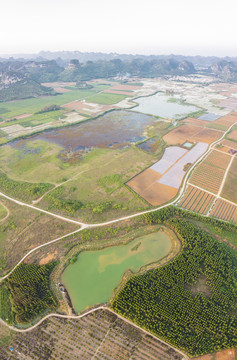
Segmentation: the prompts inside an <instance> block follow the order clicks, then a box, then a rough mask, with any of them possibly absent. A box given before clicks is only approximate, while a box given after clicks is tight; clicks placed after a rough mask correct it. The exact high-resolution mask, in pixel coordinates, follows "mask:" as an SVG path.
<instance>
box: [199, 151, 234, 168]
mask: <svg viewBox="0 0 237 360" xmlns="http://www.w3.org/2000/svg"><path fill="white" fill-rule="evenodd" d="M230 160H231V156H230V155H227V154H224V153H221V152H219V151H215V150H213V151H212V152H211V153H210V154H209V155H208V156H207V157H206V158H205V160H204V163H205V164H209V165H213V166H216V167H218V168H221V169H223V170H226V168H227V166H228V164H229V162H230Z"/></svg>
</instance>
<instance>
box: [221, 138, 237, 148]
mask: <svg viewBox="0 0 237 360" xmlns="http://www.w3.org/2000/svg"><path fill="white" fill-rule="evenodd" d="M222 144H224V145H225V146H228V147H229V148H231V149H234V150H237V143H236V142H234V141H231V140H224V141H223V142H222Z"/></svg>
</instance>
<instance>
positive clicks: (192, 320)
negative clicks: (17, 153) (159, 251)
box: [112, 208, 237, 356]
mask: <svg viewBox="0 0 237 360" xmlns="http://www.w3.org/2000/svg"><path fill="white" fill-rule="evenodd" d="M175 213H176V218H175V217H173V216H172V218H171V215H174V214H175ZM178 213H179V215H180V214H182V215H185V212H180V211H179V210H178V209H177V210H176V209H175V208H170V209H168V210H167V211H165V210H164V211H160V212H156V213H153V214H147V215H145V220H146V222H148V223H160V222H162V221H164V219H168V220H166V224H167V225H168V226H169V227H170V228H172V229H173V230H174V231H175V232H176V234H177V235H178V237H179V238H180V240H181V241H182V244H183V249H182V251H181V253H180V254H179V255H178V256H177V257H176V258H175V259H174V261H172V262H171V263H169V264H167V265H166V266H163V267H161V268H158V269H155V270H151V271H148V272H147V273H145V274H143V275H138V276H133V277H132V278H131V279H130V280H129V281H128V282H127V283H126V284H125V286H124V287H123V288H122V290H121V291H120V292H119V293H118V295H117V296H116V298H115V299H114V301H113V303H112V308H113V309H114V310H115V311H116V312H118V313H119V314H121V315H123V316H125V317H127V318H129V319H130V320H132V321H133V322H135V323H137V324H138V325H140V326H142V327H143V328H145V329H147V330H149V331H151V332H153V333H154V334H156V335H157V336H159V337H161V338H163V339H165V340H167V341H168V342H170V343H172V344H173V345H174V346H177V347H178V348H180V349H183V350H184V351H186V352H187V353H188V354H190V355H191V356H194V355H201V354H204V353H210V352H213V351H218V350H221V349H224V348H232V347H236V346H237V334H236V325H237V316H236V299H237V287H236V275H237V274H236V268H237V257H236V254H235V253H234V250H232V249H231V248H230V247H228V246H227V245H226V244H224V243H221V242H219V241H218V240H216V239H214V238H213V237H212V236H211V235H209V234H208V233H207V232H205V231H203V230H200V229H199V228H197V227H196V226H195V225H194V224H192V223H191V222H190V221H186V220H185V219H183V218H182V221H181V219H180V218H178V217H177V214H178ZM210 221H213V220H212V219H211V220H210ZM221 224H222V223H221V222H220V224H219V225H220V226H221ZM224 226H225V225H224ZM232 227H233V226H232ZM233 228H234V227H233ZM235 229H236V227H235ZM204 278H205V289H207V288H208V296H207V292H206V291H202V287H201V286H199V290H198V291H197V288H198V283H199V282H200V279H204ZM194 288H195V291H193V289H194Z"/></svg>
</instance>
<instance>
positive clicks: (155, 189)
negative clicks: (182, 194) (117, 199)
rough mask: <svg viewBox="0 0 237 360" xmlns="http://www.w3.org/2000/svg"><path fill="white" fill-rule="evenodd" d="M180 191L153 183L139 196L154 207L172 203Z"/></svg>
mask: <svg viewBox="0 0 237 360" xmlns="http://www.w3.org/2000/svg"><path fill="white" fill-rule="evenodd" d="M177 192H178V189H176V188H173V187H171V186H168V185H163V184H159V183H158V182H155V183H153V184H152V185H151V186H149V187H148V188H147V189H144V191H143V192H142V193H141V194H139V195H141V196H142V197H143V198H144V199H145V200H146V201H148V202H149V203H150V204H151V205H153V206H158V205H162V204H164V203H166V202H167V201H170V200H171V199H172V198H173V197H175V195H176V194H177Z"/></svg>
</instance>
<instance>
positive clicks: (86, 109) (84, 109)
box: [63, 101, 114, 116]
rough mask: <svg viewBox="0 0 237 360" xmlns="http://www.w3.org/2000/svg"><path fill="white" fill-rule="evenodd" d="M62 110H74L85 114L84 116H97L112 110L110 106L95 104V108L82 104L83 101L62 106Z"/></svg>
mask: <svg viewBox="0 0 237 360" xmlns="http://www.w3.org/2000/svg"><path fill="white" fill-rule="evenodd" d="M63 107H64V108H67V109H70V110H76V111H78V112H79V113H82V114H86V115H94V116H96V115H98V114H101V113H102V112H104V111H106V110H109V109H112V108H114V107H113V106H110V105H101V104H95V106H91V105H90V104H89V103H86V102H83V101H72V102H70V103H68V104H65V105H63Z"/></svg>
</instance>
